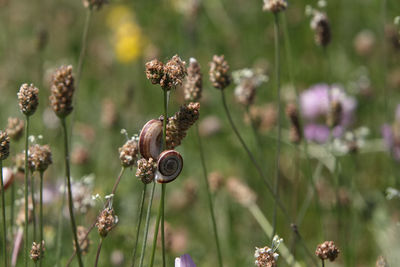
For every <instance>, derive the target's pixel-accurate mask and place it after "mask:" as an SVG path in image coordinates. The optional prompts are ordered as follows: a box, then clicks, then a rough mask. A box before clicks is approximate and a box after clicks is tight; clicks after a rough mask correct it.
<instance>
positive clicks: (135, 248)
mask: <svg viewBox="0 0 400 267" xmlns="http://www.w3.org/2000/svg"><path fill="white" fill-rule="evenodd" d="M146 186H147V184H143V191H142V198H141V200H140V205H139V216H138V223H137V225H136V240H135V246H134V247H133V256H132V265H131V266H132V267H134V266H135V261H136V251H137V246H138V242H139V234H140V225H141V223H142V216H143V207H144V200H145V199H146Z"/></svg>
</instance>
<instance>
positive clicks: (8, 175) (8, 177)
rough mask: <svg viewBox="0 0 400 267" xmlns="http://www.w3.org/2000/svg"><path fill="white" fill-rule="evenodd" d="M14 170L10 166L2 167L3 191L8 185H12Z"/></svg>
mask: <svg viewBox="0 0 400 267" xmlns="http://www.w3.org/2000/svg"><path fill="white" fill-rule="evenodd" d="M14 178H15V175H14V172H13V170H12V169H11V168H8V167H4V168H3V186H4V191H5V190H7V188H8V187H10V186H11V185H12V183H13V182H14ZM0 192H1V189H0Z"/></svg>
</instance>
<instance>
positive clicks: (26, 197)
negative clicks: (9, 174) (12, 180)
mask: <svg viewBox="0 0 400 267" xmlns="http://www.w3.org/2000/svg"><path fill="white" fill-rule="evenodd" d="M28 137H29V116H26V125H25V179H24V182H25V192H24V195H25V223H24V226H25V237H24V238H25V243H24V262H25V267H27V266H28V248H29V243H28V229H29V228H28V220H29V218H28V216H29V215H28V206H29V200H28V193H29V192H28V174H29V171H28V142H29V140H28Z"/></svg>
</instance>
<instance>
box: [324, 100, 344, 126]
mask: <svg viewBox="0 0 400 267" xmlns="http://www.w3.org/2000/svg"><path fill="white" fill-rule="evenodd" d="M342 111H343V108H342V104H341V103H340V102H339V101H332V102H331V104H330V109H329V112H328V116H327V118H326V120H327V121H326V122H327V124H328V126H329V127H336V126H338V125H339V124H340V120H341V119H342Z"/></svg>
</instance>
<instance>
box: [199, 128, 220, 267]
mask: <svg viewBox="0 0 400 267" xmlns="http://www.w3.org/2000/svg"><path fill="white" fill-rule="evenodd" d="M196 133H197V140H198V143H199V152H200V160H201V166H202V169H203V177H204V183H205V185H206V192H207V200H208V208H209V210H210V214H211V222H212V226H213V231H214V238H215V244H216V246H217V253H218V263H219V266H220V267H222V266H223V262H222V253H221V247H220V245H219V238H218V228H217V223H216V220H215V213H214V205H213V201H212V195H211V191H210V184H209V182H208V177H207V168H206V160H205V158H204V150H203V145H202V142H201V137H200V131H199V124H198V123H196Z"/></svg>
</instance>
